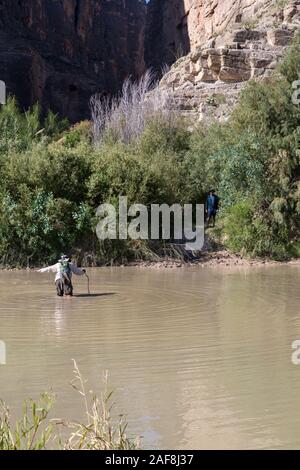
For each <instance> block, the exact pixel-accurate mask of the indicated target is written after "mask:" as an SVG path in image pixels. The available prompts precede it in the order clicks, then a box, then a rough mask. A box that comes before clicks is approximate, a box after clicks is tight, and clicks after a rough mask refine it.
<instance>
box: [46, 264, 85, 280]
mask: <svg viewBox="0 0 300 470" xmlns="http://www.w3.org/2000/svg"><path fill="white" fill-rule="evenodd" d="M69 266H70V270H71V273H70V276H71V277H72V273H73V274H76V275H77V276H84V275H85V272H84V271H83V270H82V269H81V268H78V267H77V266H76V264H74V263H69ZM39 273H55V274H56V277H55V282H56V281H59V280H60V279H62V278H63V273H62V272H61V264H60V263H57V264H54V265H53V266H49V267H48V268H43V269H40V270H39Z"/></svg>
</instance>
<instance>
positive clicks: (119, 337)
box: [0, 266, 300, 449]
mask: <svg viewBox="0 0 300 470" xmlns="http://www.w3.org/2000/svg"><path fill="white" fill-rule="evenodd" d="M52 281H53V280H52V279H51V277H49V278H47V276H46V277H45V278H44V277H43V278H41V277H39V276H37V275H36V274H35V273H7V272H2V273H0V299H1V304H0V338H1V339H2V340H3V341H5V343H6V346H7V365H6V366H5V367H1V368H0V396H1V397H3V398H4V399H6V400H7V401H8V402H9V403H10V404H11V406H12V407H13V409H14V410H16V409H17V407H18V409H20V400H21V399H22V398H24V397H28V396H32V397H36V396H37V395H38V393H39V392H40V391H44V390H45V389H48V388H50V387H52V388H53V389H54V391H55V392H56V393H57V397H58V402H57V407H56V415H58V416H60V417H63V418H68V419H70V418H72V419H78V418H80V417H81V416H80V413H81V411H80V410H81V408H80V406H79V398H78V397H77V396H76V394H75V393H74V392H73V391H72V390H71V388H70V386H69V385H68V382H69V381H70V380H71V378H72V362H71V360H72V358H75V359H76V360H77V362H78V364H79V366H80V368H81V370H82V372H83V374H84V375H85V376H86V377H87V378H89V381H90V385H91V387H93V388H94V389H96V390H97V389H98V388H99V385H100V384H101V377H102V373H103V371H104V370H109V373H110V383H111V385H112V386H113V387H115V389H116V397H115V399H116V402H117V403H118V409H119V411H121V412H122V411H123V412H124V411H125V412H126V413H127V414H128V418H129V423H130V429H131V431H132V432H133V433H137V434H142V435H143V436H144V443H145V446H146V447H154V446H155V447H158V448H187V449H188V448H199V449H200V448H212V449H214V448H242V449H244V448H290V447H297V448H300V438H299V436H300V412H299V411H298V399H299V388H300V367H299V368H297V367H296V366H293V365H292V364H291V343H292V341H294V340H295V339H300V316H299V313H300V312H299V295H300V294H299V281H300V269H299V267H297V266H294V267H293V266H286V267H282V266H278V267H274V268H273V267H272V268H270V267H268V268H251V269H244V268H243V269H229V268H228V269H226V270H221V269H219V268H218V269H211V268H204V269H201V268H195V269H194V268H193V269H182V270H166V271H151V270H143V269H134V268H131V269H127V268H126V269H122V268H119V269H98V270H94V271H92V272H91V282H92V285H91V289H92V292H93V294H94V295H93V296H90V297H89V296H87V295H86V286H85V284H84V282H81V280H79V281H78V280H77V289H76V294H77V297H74V298H73V299H58V298H56V297H55V295H54V293H53V285H52Z"/></svg>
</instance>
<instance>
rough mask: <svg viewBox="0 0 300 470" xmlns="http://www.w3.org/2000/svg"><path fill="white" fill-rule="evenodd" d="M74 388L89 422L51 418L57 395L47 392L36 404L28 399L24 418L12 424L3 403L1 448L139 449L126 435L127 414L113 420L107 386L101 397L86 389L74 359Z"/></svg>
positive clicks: (24, 409) (134, 441)
mask: <svg viewBox="0 0 300 470" xmlns="http://www.w3.org/2000/svg"><path fill="white" fill-rule="evenodd" d="M74 374H75V377H74V380H73V382H72V383H71V385H72V387H73V389H74V390H75V391H76V392H78V393H79V394H80V396H81V397H82V399H83V405H84V409H85V416H86V422H85V423H79V422H68V421H65V420H62V419H60V420H58V419H55V420H54V419H50V418H49V415H50V413H51V411H52V410H53V405H54V401H55V399H54V395H53V394H48V393H44V394H42V395H41V397H40V399H39V401H38V402H37V403H36V402H34V401H33V400H29V401H26V402H25V403H24V406H23V413H22V418H21V419H20V420H18V421H17V422H16V424H15V426H13V425H12V424H11V419H10V411H9V408H8V407H7V406H6V405H5V403H4V402H2V401H1V402H0V451H1V450H46V449H47V448H60V449H62V450H138V449H139V448H140V444H139V440H138V439H135V440H132V439H130V438H128V437H127V435H126V430H127V423H126V421H125V419H124V416H122V415H121V416H119V418H118V419H114V418H113V416H112V409H113V407H114V404H113V403H112V392H110V393H109V392H108V389H107V375H105V389H104V392H103V393H101V395H100V397H97V396H96V395H94V394H93V392H91V391H89V392H88V391H87V390H86V381H85V380H84V378H83V377H82V375H81V373H80V371H79V368H78V366H77V364H76V362H75V361H74ZM59 426H62V428H63V429H64V431H65V432H64V436H66V437H64V440H63V438H62V437H61V436H59V437H57V433H55V432H54V431H55V429H57V428H58V427H59Z"/></svg>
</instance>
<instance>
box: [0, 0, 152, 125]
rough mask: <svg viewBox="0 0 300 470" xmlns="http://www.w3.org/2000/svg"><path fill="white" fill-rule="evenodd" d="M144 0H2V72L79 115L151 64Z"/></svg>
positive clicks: (26, 100) (18, 90) (16, 89)
mask: <svg viewBox="0 0 300 470" xmlns="http://www.w3.org/2000/svg"><path fill="white" fill-rule="evenodd" d="M145 15H146V6H145V2H144V0H22V1H18V2H17V1H12V0H0V79H1V80H4V81H5V82H6V84H7V89H8V92H9V93H11V94H14V95H16V96H17V98H18V101H19V103H20V104H21V106H22V107H25V108H26V107H27V106H29V105H31V104H33V103H35V102H36V101H39V102H40V103H41V105H42V108H43V109H44V110H46V109H47V108H49V107H50V108H51V109H52V110H53V111H54V112H57V113H59V114H61V115H63V116H67V117H68V118H69V119H70V120H71V121H76V120H79V119H84V118H86V117H89V99H90V96H91V95H92V94H93V93H95V92H100V93H104V94H108V93H109V94H110V93H115V92H116V91H118V90H119V89H120V86H121V84H122V82H123V80H124V79H125V78H126V77H127V76H129V75H132V76H133V77H137V76H140V75H141V74H142V73H143V71H144V28H145Z"/></svg>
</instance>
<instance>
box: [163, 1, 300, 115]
mask: <svg viewBox="0 0 300 470" xmlns="http://www.w3.org/2000/svg"><path fill="white" fill-rule="evenodd" d="M154 1H155V0H154ZM172 1H173V0H172ZM172 1H171V0H170V2H169V8H171V4H172ZM176 1H179V0H176ZM181 3H182V4H183V5H184V12H185V13H184V15H185V18H187V20H186V22H187V30H188V36H189V43H190V50H191V52H190V53H189V54H188V55H187V56H185V57H183V58H181V59H179V60H178V61H177V62H176V63H175V64H174V65H173V67H172V68H171V70H170V72H169V73H167V74H166V75H165V76H164V77H163V79H162V81H161V84H160V87H161V88H162V89H165V90H166V91H167V92H168V93H170V94H172V95H173V98H174V101H175V103H176V106H177V107H179V109H180V110H181V111H182V113H183V114H184V115H186V116H189V117H191V119H192V120H193V122H195V120H197V119H200V120H201V119H209V118H210V117H211V118H217V119H219V120H226V119H227V118H228V116H229V114H230V111H231V110H232V107H233V106H234V105H235V104H236V102H237V99H238V96H239V93H240V91H241V90H242V88H243V87H244V85H245V83H246V82H247V81H248V80H250V79H252V78H257V79H264V78H266V77H268V76H269V75H270V73H272V72H273V70H274V69H275V67H276V66H277V64H278V62H279V60H280V58H281V57H282V54H283V52H284V50H285V48H286V46H287V45H288V44H289V43H290V41H291V39H292V38H293V36H294V34H295V31H296V30H297V29H299V27H300V0H283V1H282V0H181Z"/></svg>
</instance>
